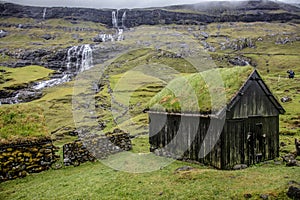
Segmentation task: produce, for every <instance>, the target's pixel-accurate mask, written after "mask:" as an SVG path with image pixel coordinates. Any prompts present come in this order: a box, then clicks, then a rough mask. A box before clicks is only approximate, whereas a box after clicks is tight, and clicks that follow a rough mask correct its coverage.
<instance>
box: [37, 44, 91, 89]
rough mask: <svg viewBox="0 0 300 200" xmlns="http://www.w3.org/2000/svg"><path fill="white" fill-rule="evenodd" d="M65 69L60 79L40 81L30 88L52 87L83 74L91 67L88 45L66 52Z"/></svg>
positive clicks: (72, 48)
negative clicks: (80, 73)
mask: <svg viewBox="0 0 300 200" xmlns="http://www.w3.org/2000/svg"><path fill="white" fill-rule="evenodd" d="M66 62H67V64H66V65H67V67H66V68H67V69H66V70H65V71H64V72H63V73H62V74H61V77H57V78H53V79H50V80H47V81H41V82H39V83H37V84H36V85H34V86H33V87H32V88H33V89H36V90H39V89H43V88H45V87H53V86H56V85H59V84H62V83H65V82H69V81H70V80H71V79H72V77H74V76H75V75H76V74H77V73H79V72H83V71H85V70H88V69H90V68H92V67H93V51H92V48H91V46H90V45H89V44H85V45H82V46H73V47H70V48H69V49H68V51H67V59H66Z"/></svg>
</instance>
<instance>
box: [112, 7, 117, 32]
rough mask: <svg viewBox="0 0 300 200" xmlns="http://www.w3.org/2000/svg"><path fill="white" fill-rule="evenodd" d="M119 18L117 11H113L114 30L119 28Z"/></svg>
mask: <svg viewBox="0 0 300 200" xmlns="http://www.w3.org/2000/svg"><path fill="white" fill-rule="evenodd" d="M117 12H118V11H117ZM117 16H118V15H117ZM117 16H116V11H112V25H113V27H114V28H118V18H117Z"/></svg>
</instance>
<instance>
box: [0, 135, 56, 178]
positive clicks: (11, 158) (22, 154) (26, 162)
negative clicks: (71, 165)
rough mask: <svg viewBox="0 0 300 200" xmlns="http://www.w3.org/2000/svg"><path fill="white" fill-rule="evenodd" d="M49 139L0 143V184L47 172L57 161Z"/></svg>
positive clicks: (53, 147)
mask: <svg viewBox="0 0 300 200" xmlns="http://www.w3.org/2000/svg"><path fill="white" fill-rule="evenodd" d="M57 149H58V148H57V147H55V146H54V145H53V144H52V140H51V139H50V138H39V139H25V140H16V141H10V142H1V143H0V163H1V164H0V182H2V181H6V180H10V179H15V178H18V177H24V176H26V175H28V174H29V173H37V172H41V171H44V170H48V169H49V168H50V167H51V165H52V164H53V163H54V162H56V161H57V160H58V159H59V156H58V155H55V152H56V151H57Z"/></svg>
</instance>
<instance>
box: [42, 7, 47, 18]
mask: <svg viewBox="0 0 300 200" xmlns="http://www.w3.org/2000/svg"><path fill="white" fill-rule="evenodd" d="M46 12H47V8H44V10H43V19H44V20H45V17H46Z"/></svg>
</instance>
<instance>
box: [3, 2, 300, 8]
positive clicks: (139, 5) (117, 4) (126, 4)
mask: <svg viewBox="0 0 300 200" xmlns="http://www.w3.org/2000/svg"><path fill="white" fill-rule="evenodd" d="M208 1H232V2H233V1H247V0H185V1H182V0H163V1H162V0H150V1H149V0H109V1H99V0H47V1H41V0H5V2H10V3H16V4H21V5H31V6H42V7H58V6H59V7H88V8H146V7H160V6H169V5H180V4H193V3H201V2H208ZM273 1H278V2H285V3H299V1H298V0H273Z"/></svg>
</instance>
